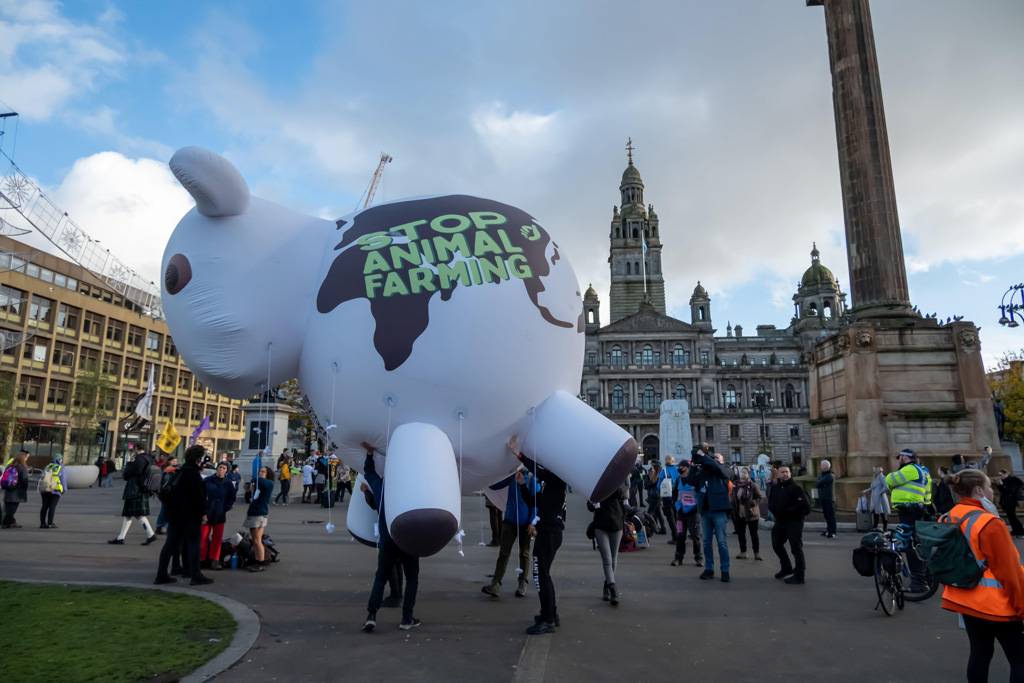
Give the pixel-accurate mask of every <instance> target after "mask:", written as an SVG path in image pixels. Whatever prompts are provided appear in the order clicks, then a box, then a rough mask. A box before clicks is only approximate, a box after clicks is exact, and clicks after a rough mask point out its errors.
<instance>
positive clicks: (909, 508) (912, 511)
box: [896, 505, 927, 582]
mask: <svg viewBox="0 0 1024 683" xmlns="http://www.w3.org/2000/svg"><path fill="white" fill-rule="evenodd" d="M925 514H927V511H926V510H925V509H924V506H923V505H900V506H899V507H897V508H896V515H897V516H898V517H899V519H900V524H906V525H907V526H909V527H910V528H911V529H914V528H915V526H914V524H915V522H917V520H919V519H924V516H925ZM914 539H915V540H916V539H917V531H916V530H915V531H914ZM904 554H905V555H906V558H907V566H908V567H909V568H910V576H911V578H913V579H914V580H915V581H917V582H923V581H924V561H922V560H921V558H920V557H918V555H917V553H916V552H908V553H904Z"/></svg>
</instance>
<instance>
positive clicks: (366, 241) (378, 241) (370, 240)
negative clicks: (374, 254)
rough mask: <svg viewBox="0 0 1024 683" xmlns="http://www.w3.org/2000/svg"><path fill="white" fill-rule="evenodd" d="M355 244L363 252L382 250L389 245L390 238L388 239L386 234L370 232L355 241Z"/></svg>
mask: <svg viewBox="0 0 1024 683" xmlns="http://www.w3.org/2000/svg"><path fill="white" fill-rule="evenodd" d="M356 244H358V245H359V248H360V249H362V250H363V251H370V250H371V249H383V248H384V247H386V246H388V245H389V244H391V238H390V237H388V234H387V233H386V232H371V233H368V234H366V235H363V236H362V237H360V238H359V239H357V240H356Z"/></svg>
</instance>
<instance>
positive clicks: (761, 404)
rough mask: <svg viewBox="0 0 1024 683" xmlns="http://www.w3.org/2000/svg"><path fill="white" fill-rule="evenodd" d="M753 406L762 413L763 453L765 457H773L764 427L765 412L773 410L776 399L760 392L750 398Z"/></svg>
mask: <svg viewBox="0 0 1024 683" xmlns="http://www.w3.org/2000/svg"><path fill="white" fill-rule="evenodd" d="M750 402H751V405H752V406H753V407H754V409H755V410H757V411H759V412H760V413H761V452H762V453H764V454H765V455H769V456H770V455H772V452H771V447H769V446H768V438H767V434H766V433H765V426H764V414H765V411H767V410H771V407H772V404H773V403H775V399H774V398H773V397H772V396H771V394H766V393H765V392H763V391H758V392H755V393H753V394H751V396H750Z"/></svg>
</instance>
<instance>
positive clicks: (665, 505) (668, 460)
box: [657, 455, 679, 544]
mask: <svg viewBox="0 0 1024 683" xmlns="http://www.w3.org/2000/svg"><path fill="white" fill-rule="evenodd" d="M678 478H679V468H678V467H676V459H675V458H673V457H672V456H671V455H666V456H665V466H664V467H662V468H661V472H660V473H659V474H658V482H657V487H658V494H659V495H660V496H661V510H662V512H663V513H664V514H665V525H666V526H668V532H669V534H671V535H672V538H670V539H669V540H668V542H669V543H670V544H675V542H676V508H675V505H674V504H673V503H674V499H673V497H672V489H673V488H675V485H676V480H677V479H678Z"/></svg>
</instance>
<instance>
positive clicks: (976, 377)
mask: <svg viewBox="0 0 1024 683" xmlns="http://www.w3.org/2000/svg"><path fill="white" fill-rule="evenodd" d="M807 5H808V6H817V5H821V6H824V8H825V27H826V33H827V36H828V53H829V63H830V65H831V71H832V100H833V106H834V109H835V121H836V140H837V143H838V151H839V175H840V182H841V186H842V196H843V218H844V222H845V226H846V252H847V261H848V264H849V269H850V296H851V301H852V306H853V307H852V309H851V311H850V313H851V317H852V320H853V322H852V323H851V324H850V325H849V326H848V327H847V328H846V329H844V330H842V331H841V332H840V333H839V335H838V336H836V337H832V338H830V339H826V340H824V341H822V342H820V343H818V344H816V345H815V346H814V347H813V348H811V349H810V350H809V351H808V352H807V361H808V364H809V365H810V379H809V387H810V397H809V398H810V400H809V403H810V411H811V457H812V460H813V461H815V462H818V461H820V460H822V459H828V460H830V461H831V462H832V465H833V468H834V469H835V472H836V475H837V476H838V477H844V478H845V479H840V480H838V481H837V487H836V494H837V499H836V502H837V505H838V506H839V507H843V508H852V507H853V505H854V504H855V503H856V500H857V497H858V496H859V495H860V491H861V490H862V489H864V488H867V485H868V483H870V477H871V468H872V467H873V466H875V465H878V466H881V467H883V468H884V469H885V471H886V472H891V471H892V470H893V469H894V465H895V460H894V459H893V456H894V455H895V454H896V453H898V452H899V451H900V449H903V448H913V449H914V450H915V451H917V452H918V453H919V454H920V455H921V456H922V463H924V464H926V465H927V466H928V468H929V470H931V471H932V473H933V474H934V473H935V472H937V469H938V465H940V464H944V465H950V464H951V460H950V457H951V456H952V455H953V454H955V453H962V454H963V455H965V456H968V457H971V456H979V455H980V453H981V450H982V448H983V447H984V446H986V445H991V446H992V447H993V449H995V450H996V451H997V457H995V458H993V459H992V462H991V463H990V465H989V467H990V470H992V471H995V470H996V469H998V468H999V467H1006V466H1008V465H1009V458H1007V457H1006V456H1005V455H1003V454H1002V453H1001V451H999V439H998V438H997V432H996V426H995V418H994V416H993V412H992V402H991V398H990V395H989V390H988V384H987V382H986V379H985V370H984V366H983V365H982V362H981V354H980V343H979V341H978V330H977V328H976V327H975V326H974V324H973V323H970V322H964V321H958V322H955V323H952V324H948V325H939V323H938V321H937V320H934V319H929V318H921V317H920V316H919V315H917V313H915V312H914V310H913V308H912V307H911V305H910V294H909V290H908V288H907V274H906V268H905V266H904V260H903V241H902V238H901V236H900V224H899V216H898V213H897V210H896V190H895V185H894V183H893V176H892V163H891V161H890V158H889V137H888V132H887V130H886V126H885V111H884V108H883V106H882V85H881V80H880V78H879V74H878V58H877V55H876V53H875V39H874V34H873V31H872V28H871V11H870V8H869V5H868V0H807Z"/></svg>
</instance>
